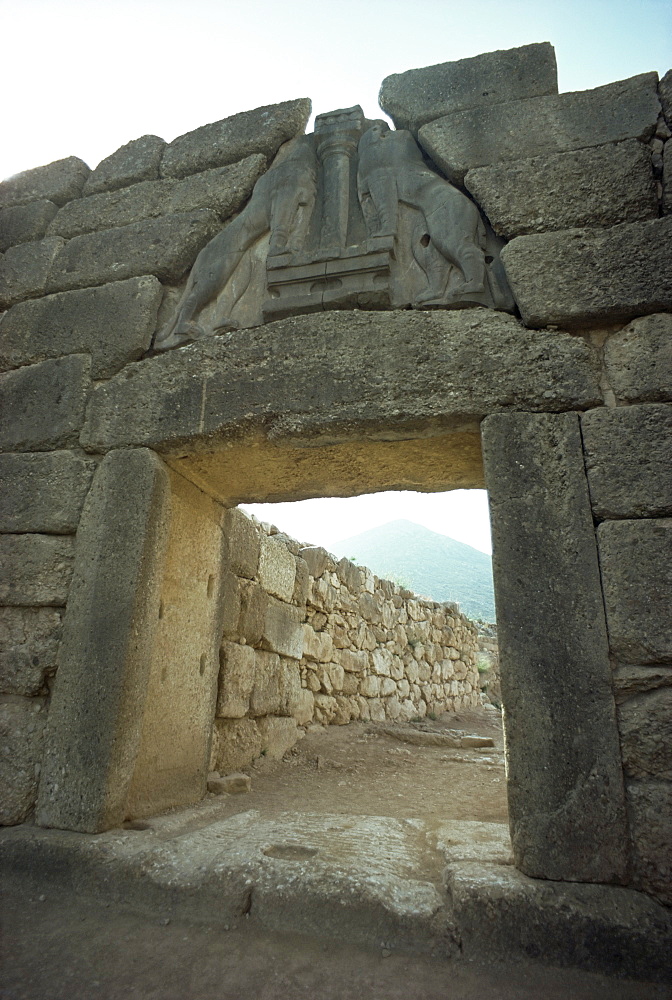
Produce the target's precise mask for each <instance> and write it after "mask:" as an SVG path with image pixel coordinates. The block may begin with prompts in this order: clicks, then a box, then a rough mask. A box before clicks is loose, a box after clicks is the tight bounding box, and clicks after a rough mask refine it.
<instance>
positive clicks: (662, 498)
mask: <svg viewBox="0 0 672 1000" xmlns="http://www.w3.org/2000/svg"><path fill="white" fill-rule="evenodd" d="M581 431H582V437H583V448H584V453H585V456H586V471H587V473H588V486H589V487H590V499H591V503H592V506H593V513H594V514H595V516H596V517H599V518H621V517H666V516H668V515H670V514H672V405H670V404H665V403H652V404H650V405H648V406H646V405H645V406H619V407H615V408H614V407H609V408H602V409H599V410H589V411H588V413H584V414H582V415H581Z"/></svg>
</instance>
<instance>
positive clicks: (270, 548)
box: [259, 535, 296, 602]
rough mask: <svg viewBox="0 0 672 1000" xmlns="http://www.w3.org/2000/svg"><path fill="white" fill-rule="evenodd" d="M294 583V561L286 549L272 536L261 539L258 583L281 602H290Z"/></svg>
mask: <svg viewBox="0 0 672 1000" xmlns="http://www.w3.org/2000/svg"><path fill="white" fill-rule="evenodd" d="M295 581H296V560H295V558H294V556H293V555H292V553H291V552H289V551H288V549H287V547H286V546H285V545H283V543H282V542H281V541H279V540H278V539H277V538H275V537H274V536H273V535H271V536H270V537H269V536H267V535H265V536H263V537H262V539H261V552H260V555H259V583H260V584H261V586H262V587H263V588H264V590H266V591H268V593H269V594H272V595H273V596H274V597H278V598H279V599H280V600H281V601H287V602H289V601H291V600H292V597H293V595H294V583H295Z"/></svg>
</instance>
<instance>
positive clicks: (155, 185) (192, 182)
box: [49, 155, 266, 239]
mask: <svg viewBox="0 0 672 1000" xmlns="http://www.w3.org/2000/svg"><path fill="white" fill-rule="evenodd" d="M265 167H266V159H265V157H263V156H259V155H256V156H248V157H247V158H246V159H245V160H242V161H241V162H240V163H234V164H232V165H231V166H229V167H218V168H217V169H216V170H206V171H205V172H204V173H202V174H196V175H194V176H193V177H188V178H186V180H183V181H172V180H163V181H158V180H157V181H143V182H142V183H141V184H133V185H132V186H131V187H126V188H122V189H121V190H118V191H107V192H104V193H103V194H95V195H92V196H91V197H90V198H81V199H79V200H78V201H71V202H69V204H67V205H65V206H64V207H63V208H62V209H61V210H60V212H59V213H58V215H57V216H56V218H55V219H54V220H53V221H52V223H51V225H50V227H49V233H50V235H52V236H64V237H66V239H69V238H71V237H73V236H80V235H82V234H83V233H93V232H98V231H100V230H103V229H114V228H118V227H120V226H128V225H131V223H134V222H139V221H140V220H141V219H151V218H154V217H156V216H160V215H169V214H175V213H181V212H195V211H197V210H198V209H200V208H207V209H212V210H213V211H214V212H216V214H217V215H218V216H219V218H220V219H222V220H223V219H227V218H228V217H229V216H230V215H231V214H232V213H233V212H236V211H238V209H239V208H240V207H241V206H242V205H243V204H244V202H245V201H246V200H247V198H249V196H250V194H251V193H252V188H253V187H254V184H255V181H256V180H257V179H258V178H259V177H260V176H261V174H262V173H263V171H264V169H265Z"/></svg>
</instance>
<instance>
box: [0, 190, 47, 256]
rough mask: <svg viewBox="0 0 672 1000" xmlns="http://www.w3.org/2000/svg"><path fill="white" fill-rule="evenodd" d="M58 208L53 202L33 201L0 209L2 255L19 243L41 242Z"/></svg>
mask: <svg viewBox="0 0 672 1000" xmlns="http://www.w3.org/2000/svg"><path fill="white" fill-rule="evenodd" d="M57 211H58V206H57V205H54V203H53V201H31V202H29V203H28V204H27V205H11V206H9V207H7V208H0V253H4V252H5V251H6V250H8V249H9V247H13V246H16V245H17V244H18V243H30V242H32V241H34V240H41V239H42V237H43V236H44V235H45V234H46V232H47V229H48V227H49V223H50V222H51V220H52V219H53V217H54V216H55V215H56V212H57Z"/></svg>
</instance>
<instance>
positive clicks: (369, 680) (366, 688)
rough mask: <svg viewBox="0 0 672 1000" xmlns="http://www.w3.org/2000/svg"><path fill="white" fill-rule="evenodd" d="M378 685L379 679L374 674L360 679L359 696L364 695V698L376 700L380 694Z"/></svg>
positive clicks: (379, 683)
mask: <svg viewBox="0 0 672 1000" xmlns="http://www.w3.org/2000/svg"><path fill="white" fill-rule="evenodd" d="M380 685H381V680H380V677H376V676H375V674H369V675H368V676H367V677H362V680H361V683H360V685H359V691H360V694H362V695H364V697H365V698H377V697H378V695H379V694H380Z"/></svg>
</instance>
